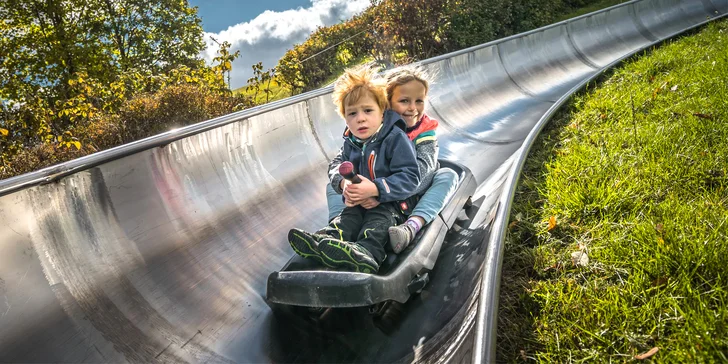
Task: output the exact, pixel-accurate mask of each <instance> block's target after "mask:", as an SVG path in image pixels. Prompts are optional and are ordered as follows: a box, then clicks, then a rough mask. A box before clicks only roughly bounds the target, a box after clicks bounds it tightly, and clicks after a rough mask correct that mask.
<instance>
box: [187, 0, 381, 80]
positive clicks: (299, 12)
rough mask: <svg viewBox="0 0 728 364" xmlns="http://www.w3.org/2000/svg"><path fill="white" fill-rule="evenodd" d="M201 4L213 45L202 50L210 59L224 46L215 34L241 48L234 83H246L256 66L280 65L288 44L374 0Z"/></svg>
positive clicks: (213, 0)
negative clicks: (219, 46)
mask: <svg viewBox="0 0 728 364" xmlns="http://www.w3.org/2000/svg"><path fill="white" fill-rule="evenodd" d="M189 2H190V5H191V6H197V7H198V15H199V16H200V18H201V19H202V28H203V30H204V31H205V43H206V44H207V49H206V50H205V51H203V52H202V54H201V56H202V58H203V59H205V60H206V61H207V62H208V63H211V62H212V58H213V57H215V51H216V50H217V49H218V46H217V44H215V43H214V42H213V41H212V40H211V39H210V36H212V37H214V38H215V39H217V41H219V42H220V43H222V42H223V41H228V42H230V44H232V47H231V51H232V52H235V51H236V50H240V57H239V58H238V59H236V60H235V61H234V62H233V71H232V73H231V77H230V79H231V87H232V88H233V89H236V88H238V87H242V86H245V84H246V82H247V80H248V78H250V77H251V76H252V75H253V71H252V68H251V66H252V65H253V64H255V63H258V62H260V61H262V62H263V69H264V70H267V69H269V68H272V67H275V65H276V64H277V63H278V60H279V59H280V58H281V57H282V56H283V55H284V54H285V53H286V50H288V49H290V48H292V47H293V45H294V44H296V43H301V42H303V41H304V40H306V38H307V37H308V35H309V34H311V32H313V31H314V30H316V28H317V27H319V26H327V25H332V24H336V23H338V22H341V21H342V20H346V19H349V18H351V17H352V16H354V15H356V14H358V13H360V12H362V11H363V10H364V9H366V8H367V6H369V4H370V1H369V0H246V1H240V0H189Z"/></svg>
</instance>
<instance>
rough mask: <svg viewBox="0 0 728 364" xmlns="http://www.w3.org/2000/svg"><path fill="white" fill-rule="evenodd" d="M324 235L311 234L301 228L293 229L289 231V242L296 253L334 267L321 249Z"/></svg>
mask: <svg viewBox="0 0 728 364" xmlns="http://www.w3.org/2000/svg"><path fill="white" fill-rule="evenodd" d="M322 238H324V236H323V235H319V234H311V233H309V232H307V231H304V230H301V229H291V230H290V231H288V244H291V248H292V249H293V251H294V252H296V254H298V255H300V256H302V257H304V258H310V259H314V260H318V261H319V262H321V263H322V264H323V265H325V266H327V267H329V268H333V267H334V266H332V265H331V264H329V263H328V262H327V261H326V260H325V259H324V258H323V257H322V256H321V251H320V250H319V246H320V242H321V239H322Z"/></svg>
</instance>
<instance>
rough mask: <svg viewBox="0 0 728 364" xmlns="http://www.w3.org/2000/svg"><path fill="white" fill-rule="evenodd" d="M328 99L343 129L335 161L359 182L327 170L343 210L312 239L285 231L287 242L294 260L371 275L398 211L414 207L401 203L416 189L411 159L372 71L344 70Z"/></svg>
mask: <svg viewBox="0 0 728 364" xmlns="http://www.w3.org/2000/svg"><path fill="white" fill-rule="evenodd" d="M333 97H334V102H335V103H336V104H337V106H338V111H339V114H341V116H342V117H343V118H344V120H345V121H346V126H347V128H346V130H345V132H344V146H343V148H342V153H341V155H340V156H339V158H341V159H342V160H341V161H342V162H343V161H349V162H351V163H352V164H353V165H354V169H355V171H358V176H359V178H360V179H361V183H358V184H351V183H349V182H348V181H347V180H345V179H343V177H341V175H339V173H338V170H331V171H329V179H330V181H331V186H332V187H333V188H334V190H335V191H336V192H338V193H342V194H343V195H344V199H345V204H346V208H345V209H344V211H342V212H341V214H340V215H339V216H337V217H336V218H334V219H333V220H332V221H331V223H329V225H328V226H327V227H325V228H323V229H321V230H319V232H317V233H315V234H311V233H308V232H306V231H303V230H301V229H291V231H289V233H288V242H289V243H290V244H291V247H292V248H293V250H294V251H295V252H296V253H297V254H298V255H300V256H302V257H305V258H312V259H316V260H319V261H320V262H321V263H323V264H324V265H326V266H329V267H339V268H345V269H349V270H352V271H357V272H363V273H376V272H377V271H378V270H379V266H380V264H381V263H382V262H383V261H384V259H385V258H386V257H387V254H386V252H385V250H384V246H385V245H386V244H387V241H388V239H389V235H388V231H387V230H388V229H389V227H391V226H395V225H398V224H401V223H403V222H404V220H405V218H406V216H405V212H404V211H403V209H404V210H408V209H409V208H408V206H409V205H410V204H411V205H413V206H414V203H412V201H406V200H407V199H408V198H409V197H410V196H411V195H412V194H413V192H414V191H415V190H416V189H417V186H418V185H419V169H418V166H417V157H416V154H415V149H414V146H413V144H412V142H411V141H410V140H409V138H408V137H407V134H405V128H406V124H405V122H404V120H402V119H401V118H400V117H399V115H398V114H396V113H394V112H392V111H390V110H388V111H386V112H385V111H384V110H385V109H386V108H387V96H386V92H385V85H384V83H383V82H382V81H381V80H380V79H378V78H376V73H375V72H374V70H373V69H371V68H367V67H362V68H357V69H350V70H347V71H346V72H345V73H344V75H342V76H341V77H339V79H338V80H337V82H336V84H335V86H334V93H333ZM370 197H372V198H370ZM352 201H361V202H358V203H353V202H352Z"/></svg>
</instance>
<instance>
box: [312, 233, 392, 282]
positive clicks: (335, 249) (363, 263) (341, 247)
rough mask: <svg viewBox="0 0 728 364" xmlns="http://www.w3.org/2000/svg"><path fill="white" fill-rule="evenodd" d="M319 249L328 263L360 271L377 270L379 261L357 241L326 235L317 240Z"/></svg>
mask: <svg viewBox="0 0 728 364" xmlns="http://www.w3.org/2000/svg"><path fill="white" fill-rule="evenodd" d="M319 251H320V252H321V257H322V258H323V260H325V261H326V262H327V263H328V265H333V266H336V267H341V268H347V269H351V270H353V271H355V272H361V273H370V274H374V273H377V271H379V263H377V261H376V260H374V257H372V254H371V253H369V251H368V250H366V249H364V248H363V247H362V246H361V245H359V244H357V243H350V242H348V241H341V240H339V239H334V238H329V237H327V238H324V239H322V240H321V241H320V242H319Z"/></svg>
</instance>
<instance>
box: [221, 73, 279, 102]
mask: <svg viewBox="0 0 728 364" xmlns="http://www.w3.org/2000/svg"><path fill="white" fill-rule="evenodd" d="M262 86H263V87H264V88H265V87H267V86H268V84H267V83H266V84H263V85H262ZM246 87H247V85H246V86H243V87H241V88H237V89H235V90H233V93H234V94H238V93H242V94H244V95H247V96H250V97H253V96H254V95H255V90H246V89H245V88H246ZM270 91H271V94H270V96H268V102H272V101H276V100H280V99H285V98H286V97H288V96H291V88H290V87H288V85H281V84H279V83H278V82H276V80H275V78H274V79H273V80H271V82H270ZM265 100H266V94H265V92H264V91H263V89H261V90H259V91H258V95H257V96H256V97H255V103H256V104H258V105H262V104H265Z"/></svg>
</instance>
